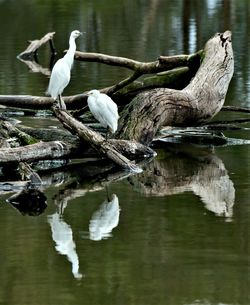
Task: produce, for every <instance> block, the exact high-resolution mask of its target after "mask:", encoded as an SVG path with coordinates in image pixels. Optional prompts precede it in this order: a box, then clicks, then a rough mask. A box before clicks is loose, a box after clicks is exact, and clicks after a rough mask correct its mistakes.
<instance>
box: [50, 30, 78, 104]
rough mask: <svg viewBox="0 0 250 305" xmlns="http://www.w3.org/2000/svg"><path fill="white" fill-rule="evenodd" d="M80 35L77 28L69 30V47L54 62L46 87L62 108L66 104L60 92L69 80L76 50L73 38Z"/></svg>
mask: <svg viewBox="0 0 250 305" xmlns="http://www.w3.org/2000/svg"><path fill="white" fill-rule="evenodd" d="M80 35H82V33H81V32H79V31H78V30H75V31H73V32H71V34H70V38H69V49H68V51H67V53H66V54H65V55H64V57H63V58H60V59H59V60H58V61H57V62H56V63H55V65H54V67H53V69H52V72H51V76H50V81H49V86H48V89H47V94H49V95H50V96H51V97H52V98H53V99H54V100H55V101H56V100H57V99H58V102H59V107H60V108H61V109H64V110H65V109H66V105H65V103H64V101H63V99H62V93H63V90H64V88H65V87H67V85H68V83H69V81H70V70H71V68H72V65H73V61H74V55H75V51H76V43H75V40H76V38H77V37H79V36H80Z"/></svg>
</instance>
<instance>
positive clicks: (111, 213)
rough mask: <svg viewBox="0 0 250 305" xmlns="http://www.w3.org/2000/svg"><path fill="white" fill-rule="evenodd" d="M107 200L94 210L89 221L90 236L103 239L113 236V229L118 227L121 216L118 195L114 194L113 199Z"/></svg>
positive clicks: (93, 238) (94, 238) (92, 238)
mask: <svg viewBox="0 0 250 305" xmlns="http://www.w3.org/2000/svg"><path fill="white" fill-rule="evenodd" d="M107 197H108V199H107V200H105V201H104V202H103V203H102V204H101V205H100V207H99V209H98V210H97V211H95V212H94V214H93V215H92V218H91V220H90V223H89V238H90V239H91V240H96V241H98V240H102V239H106V238H108V237H110V236H112V234H111V232H112V230H113V229H114V228H115V227H117V225H118V223H119V216H120V206H119V200H118V197H117V196H116V195H115V194H113V195H112V196H111V199H109V196H107Z"/></svg>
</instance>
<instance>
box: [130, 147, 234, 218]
mask: <svg viewBox="0 0 250 305" xmlns="http://www.w3.org/2000/svg"><path fill="white" fill-rule="evenodd" d="M166 148H168V149H170V148H172V149H173V151H174V153H173V154H172V153H171V154H170V155H169V156H166V158H164V160H159V161H158V160H153V161H152V162H151V163H150V164H149V165H148V166H147V168H146V170H144V171H143V173H141V174H140V175H137V176H130V177H129V179H128V181H129V182H130V184H132V185H133V186H134V188H135V189H137V190H139V191H140V192H142V193H143V194H146V195H150V196H152V195H153V196H167V195H172V194H179V193H182V192H185V191H193V192H194V193H195V194H196V195H198V196H199V197H200V198H201V200H202V201H203V202H204V203H205V206H206V208H207V209H208V210H210V211H212V212H214V213H215V214H216V215H221V216H227V217H230V216H232V213H233V211H232V207H233V205H234V199H235V189H234V186H233V182H232V181H231V180H230V177H229V176H228V174H227V171H226V169H225V166H224V164H223V162H222V161H221V159H219V158H218V157H217V156H216V155H214V154H213V153H211V152H209V151H206V150H201V148H199V149H196V150H195V149H194V147H192V146H188V145H187V144H185V145H184V146H183V149H181V147H180V145H178V146H175V145H173V144H172V145H170V144H168V146H167V147H166Z"/></svg>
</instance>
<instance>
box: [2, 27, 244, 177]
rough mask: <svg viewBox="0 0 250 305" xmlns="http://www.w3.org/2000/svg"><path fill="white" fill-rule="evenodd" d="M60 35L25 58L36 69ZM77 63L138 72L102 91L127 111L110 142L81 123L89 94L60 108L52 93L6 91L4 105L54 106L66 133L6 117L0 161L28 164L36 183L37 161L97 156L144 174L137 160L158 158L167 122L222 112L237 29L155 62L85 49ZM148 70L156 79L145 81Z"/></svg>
mask: <svg viewBox="0 0 250 305" xmlns="http://www.w3.org/2000/svg"><path fill="white" fill-rule="evenodd" d="M54 34H55V33H54V32H53V33H48V34H46V35H45V36H44V37H43V38H41V39H40V40H35V41H32V42H30V45H29V46H28V48H27V49H26V50H25V51H24V52H22V53H21V54H19V56H18V58H19V59H21V60H22V61H24V62H25V63H27V64H28V66H29V67H31V69H32V67H35V68H36V69H37V65H38V63H37V61H36V57H37V55H36V52H37V49H38V48H39V47H40V46H41V45H42V44H44V43H46V42H49V43H50V46H51V51H52V53H53V54H54V53H55V48H54V44H53V36H54ZM75 60H83V61H93V62H98V63H102V64H108V65H115V66H120V67H125V68H128V69H130V70H131V71H132V73H131V75H130V76H129V77H128V78H126V79H124V80H122V81H120V82H118V83H117V84H115V85H114V86H111V87H108V88H103V89H101V90H100V91H102V92H104V93H107V94H109V95H110V96H111V97H112V98H113V100H115V101H116V102H117V104H118V105H119V106H120V109H121V108H123V111H122V112H120V120H119V127H118V131H117V132H116V134H115V135H114V139H108V140H107V141H105V139H104V137H103V136H102V135H101V134H100V133H99V132H96V131H94V130H92V129H91V128H89V127H88V126H86V125H85V124H83V123H82V122H81V121H80V120H79V115H81V114H82V113H84V112H85V111H86V101H87V95H86V94H85V93H83V94H78V95H74V96H68V97H64V101H65V103H66V105H67V109H68V110H67V111H64V110H60V109H58V108H55V107H53V100H52V99H51V98H49V97H45V96H30V95H22V96H20V95H17V96H13V95H0V104H1V105H3V106H6V107H15V108H21V109H33V110H38V109H51V110H52V111H53V113H54V115H55V116H56V118H57V119H58V120H59V121H60V122H61V123H62V125H63V127H64V128H65V129H66V130H67V132H66V131H64V130H63V129H62V130H60V131H58V130H55V131H53V130H50V131H47V132H42V131H41V130H35V129H32V128H25V127H21V126H18V125H17V126H13V125H12V124H11V123H9V122H8V121H6V120H5V119H4V118H2V120H1V122H0V123H1V147H2V148H1V149H0V166H2V167H3V168H6V166H8V167H13V168H15V167H17V168H18V166H19V165H20V164H22V166H21V168H22V169H23V168H24V167H26V171H27V172H28V174H27V176H31V177H33V179H34V181H36V182H37V181H38V180H37V179H38V178H37V176H36V173H35V172H34V171H33V170H32V169H31V168H30V166H29V164H31V163H32V162H34V161H39V160H53V159H72V158H83V157H85V156H89V155H91V156H93V155H97V154H98V155H99V156H101V157H102V158H103V157H104V158H108V159H110V160H111V161H112V162H113V163H114V164H116V165H117V166H119V167H121V168H123V169H126V170H129V171H135V172H139V171H140V167H139V166H138V165H136V161H138V160H139V159H143V158H145V157H153V156H155V152H154V150H152V149H151V148H150V147H149V146H150V144H151V143H152V141H153V139H154V137H155V136H156V133H157V131H159V130H160V129H161V128H162V127H163V126H196V125H200V124H204V123H205V122H207V121H209V120H210V119H211V118H213V117H214V116H215V115H216V114H217V113H218V112H219V111H220V110H221V109H222V107H223V103H224V100H225V97H226V93H227V90H228V86H229V83H230V80H231V78H232V75H233V69H234V59H233V50H232V41H231V32H230V31H226V32H224V33H218V34H216V35H215V36H214V37H212V38H211V39H209V40H208V41H207V43H206V45H205V47H204V49H203V50H200V51H198V52H197V53H194V54H190V55H177V56H171V57H166V56H160V57H159V58H158V59H157V60H156V61H153V62H146V63H144V62H139V61H135V60H131V59H128V58H122V57H115V56H109V55H105V54H97V53H82V52H79V51H77V52H76V54H75ZM41 72H42V73H43V70H42V69H41ZM45 74H48V73H47V71H46V73H45ZM146 74H150V76H148V77H144V78H143V79H138V78H139V77H141V76H145V75H146ZM152 74H153V76H152ZM227 110H230V109H227ZM246 111H249V110H246ZM12 137H16V138H18V139H19V144H20V146H18V147H10V145H9V138H12ZM19 169H20V166H19Z"/></svg>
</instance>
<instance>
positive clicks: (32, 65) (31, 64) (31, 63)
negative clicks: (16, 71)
mask: <svg viewBox="0 0 250 305" xmlns="http://www.w3.org/2000/svg"><path fill="white" fill-rule="evenodd" d="M20 60H21V61H22V62H23V63H25V64H26V65H27V66H28V68H29V69H30V70H31V71H32V72H33V73H41V74H43V75H46V76H49V75H50V70H49V69H48V68H43V67H42V66H41V65H39V63H37V62H36V61H35V60H23V59H21V58H20Z"/></svg>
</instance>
